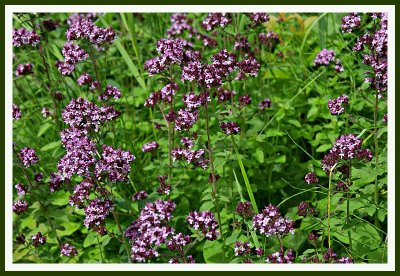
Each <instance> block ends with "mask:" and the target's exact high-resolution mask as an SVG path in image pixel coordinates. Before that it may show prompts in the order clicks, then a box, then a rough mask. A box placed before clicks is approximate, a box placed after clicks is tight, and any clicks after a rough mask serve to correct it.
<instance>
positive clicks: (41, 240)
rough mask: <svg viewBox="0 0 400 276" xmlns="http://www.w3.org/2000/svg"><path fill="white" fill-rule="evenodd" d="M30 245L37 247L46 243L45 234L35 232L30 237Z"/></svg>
mask: <svg viewBox="0 0 400 276" xmlns="http://www.w3.org/2000/svg"><path fill="white" fill-rule="evenodd" d="M31 240H32V245H33V246H34V247H38V246H40V245H43V244H45V243H46V236H43V235H42V233H41V232H37V234H36V235H33V236H32V237H31Z"/></svg>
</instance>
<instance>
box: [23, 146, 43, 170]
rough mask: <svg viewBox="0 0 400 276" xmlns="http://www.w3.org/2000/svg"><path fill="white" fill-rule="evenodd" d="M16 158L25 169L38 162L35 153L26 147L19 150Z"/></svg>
mask: <svg viewBox="0 0 400 276" xmlns="http://www.w3.org/2000/svg"><path fill="white" fill-rule="evenodd" d="M18 158H19V160H20V161H21V162H22V164H24V166H25V167H27V168H28V167H30V166H31V165H33V164H36V163H37V162H38V161H39V158H38V156H37V155H36V151H35V150H34V149H31V148H28V147H25V148H23V149H21V151H20V152H19V154H18Z"/></svg>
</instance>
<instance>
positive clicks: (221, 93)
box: [216, 87, 236, 103]
mask: <svg viewBox="0 0 400 276" xmlns="http://www.w3.org/2000/svg"><path fill="white" fill-rule="evenodd" d="M235 95H236V92H235V91H230V90H227V89H223V88H221V87H220V88H218V90H217V93H216V96H217V98H218V103H222V102H229V101H230V100H232V99H233V98H234V97H235Z"/></svg>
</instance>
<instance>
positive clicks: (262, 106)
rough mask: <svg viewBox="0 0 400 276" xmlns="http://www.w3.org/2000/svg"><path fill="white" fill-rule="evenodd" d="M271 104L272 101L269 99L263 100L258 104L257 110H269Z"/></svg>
mask: <svg viewBox="0 0 400 276" xmlns="http://www.w3.org/2000/svg"><path fill="white" fill-rule="evenodd" d="M271 104H272V101H271V99H270V98H265V99H264V100H262V101H261V102H260V103H259V104H258V109H259V110H264V109H266V108H270V107H271Z"/></svg>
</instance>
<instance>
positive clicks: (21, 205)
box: [12, 199, 28, 215]
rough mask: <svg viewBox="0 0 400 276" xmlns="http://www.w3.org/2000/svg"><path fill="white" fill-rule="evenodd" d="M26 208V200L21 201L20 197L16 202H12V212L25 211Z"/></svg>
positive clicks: (19, 212)
mask: <svg viewBox="0 0 400 276" xmlns="http://www.w3.org/2000/svg"><path fill="white" fill-rule="evenodd" d="M26 209H28V202H26V201H23V200H21V199H18V200H17V201H16V202H14V203H13V205H12V210H13V212H14V213H16V214H17V215H20V214H22V213H23V212H25V211H26Z"/></svg>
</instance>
